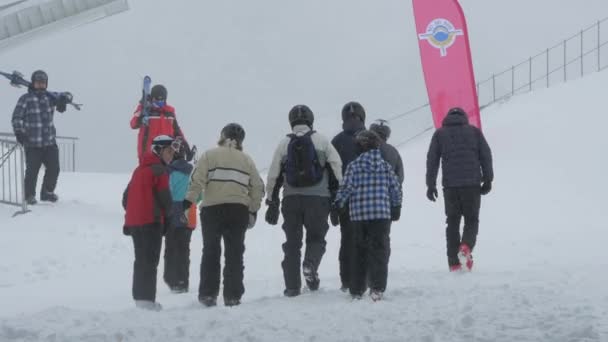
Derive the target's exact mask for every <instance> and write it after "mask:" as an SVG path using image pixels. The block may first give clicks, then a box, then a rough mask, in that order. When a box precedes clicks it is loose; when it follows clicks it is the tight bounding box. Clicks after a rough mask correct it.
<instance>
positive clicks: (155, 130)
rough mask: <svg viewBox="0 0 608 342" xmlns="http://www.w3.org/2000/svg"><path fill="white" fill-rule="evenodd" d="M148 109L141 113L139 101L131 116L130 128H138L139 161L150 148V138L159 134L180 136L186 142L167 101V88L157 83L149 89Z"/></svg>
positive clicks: (183, 142) (141, 106) (172, 109)
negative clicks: (146, 112) (146, 111)
mask: <svg viewBox="0 0 608 342" xmlns="http://www.w3.org/2000/svg"><path fill="white" fill-rule="evenodd" d="M149 101H150V111H149V113H148V114H147V115H145V114H144V113H142V111H143V104H142V103H140V104H139V105H138V106H137V109H136V110H135V113H134V114H133V117H132V118H131V128H132V129H138V130H139V133H138V135H137V157H138V159H139V161H140V162H141V160H142V157H143V155H144V154H145V153H146V152H147V151H149V150H150V145H151V143H152V139H153V138H154V137H156V136H159V135H168V136H170V137H173V138H176V137H180V136H181V137H182V144H185V145H186V146H188V142H187V141H186V138H185V136H184V133H183V132H182V129H181V128H180V127H179V124H178V123H177V117H176V115H175V108H173V107H172V106H170V105H169V104H168V103H167V88H165V86H164V85H162V84H157V85H155V86H154V87H152V90H151V91H150V99H149Z"/></svg>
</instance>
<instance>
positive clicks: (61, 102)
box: [55, 93, 72, 113]
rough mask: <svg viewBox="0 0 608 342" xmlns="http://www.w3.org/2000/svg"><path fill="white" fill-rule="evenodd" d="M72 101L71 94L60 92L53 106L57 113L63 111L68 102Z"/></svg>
mask: <svg viewBox="0 0 608 342" xmlns="http://www.w3.org/2000/svg"><path fill="white" fill-rule="evenodd" d="M71 102H72V94H70V93H61V95H59V98H58V99H57V102H56V103H55V107H56V109H57V111H58V112H59V113H63V112H65V110H66V108H67V105H68V103H71Z"/></svg>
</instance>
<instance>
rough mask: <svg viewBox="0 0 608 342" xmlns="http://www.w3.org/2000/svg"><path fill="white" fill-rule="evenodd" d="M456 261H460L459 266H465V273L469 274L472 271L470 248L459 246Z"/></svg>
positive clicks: (465, 245)
mask: <svg viewBox="0 0 608 342" xmlns="http://www.w3.org/2000/svg"><path fill="white" fill-rule="evenodd" d="M458 260H460V264H461V265H465V269H466V270H467V271H469V272H470V271H471V270H472V269H473V255H472V254H471V248H469V246H468V245H467V244H466V243H462V244H460V248H459V249H458Z"/></svg>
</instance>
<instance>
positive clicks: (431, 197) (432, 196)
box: [426, 187, 439, 202]
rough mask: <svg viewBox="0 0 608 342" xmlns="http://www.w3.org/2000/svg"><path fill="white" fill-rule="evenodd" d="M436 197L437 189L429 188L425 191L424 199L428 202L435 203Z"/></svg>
mask: <svg viewBox="0 0 608 342" xmlns="http://www.w3.org/2000/svg"><path fill="white" fill-rule="evenodd" d="M438 196H439V194H438V193H437V188H435V187H429V188H428V189H427V190H426V198H428V199H429V201H431V202H435V201H436V200H437V197H438Z"/></svg>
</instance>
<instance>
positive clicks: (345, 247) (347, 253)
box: [338, 210, 354, 288]
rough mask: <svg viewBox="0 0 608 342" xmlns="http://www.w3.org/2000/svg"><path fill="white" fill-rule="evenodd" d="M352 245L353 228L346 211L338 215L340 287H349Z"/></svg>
mask: <svg viewBox="0 0 608 342" xmlns="http://www.w3.org/2000/svg"><path fill="white" fill-rule="evenodd" d="M353 243H354V242H353V226H352V222H351V221H350V215H349V214H348V210H346V212H345V213H342V214H340V254H339V256H338V260H339V262H340V280H341V281H342V286H345V287H347V288H348V287H349V286H350V269H351V263H352V260H351V259H352V257H351V255H352V253H353V252H352V251H353V248H354V246H353Z"/></svg>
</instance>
